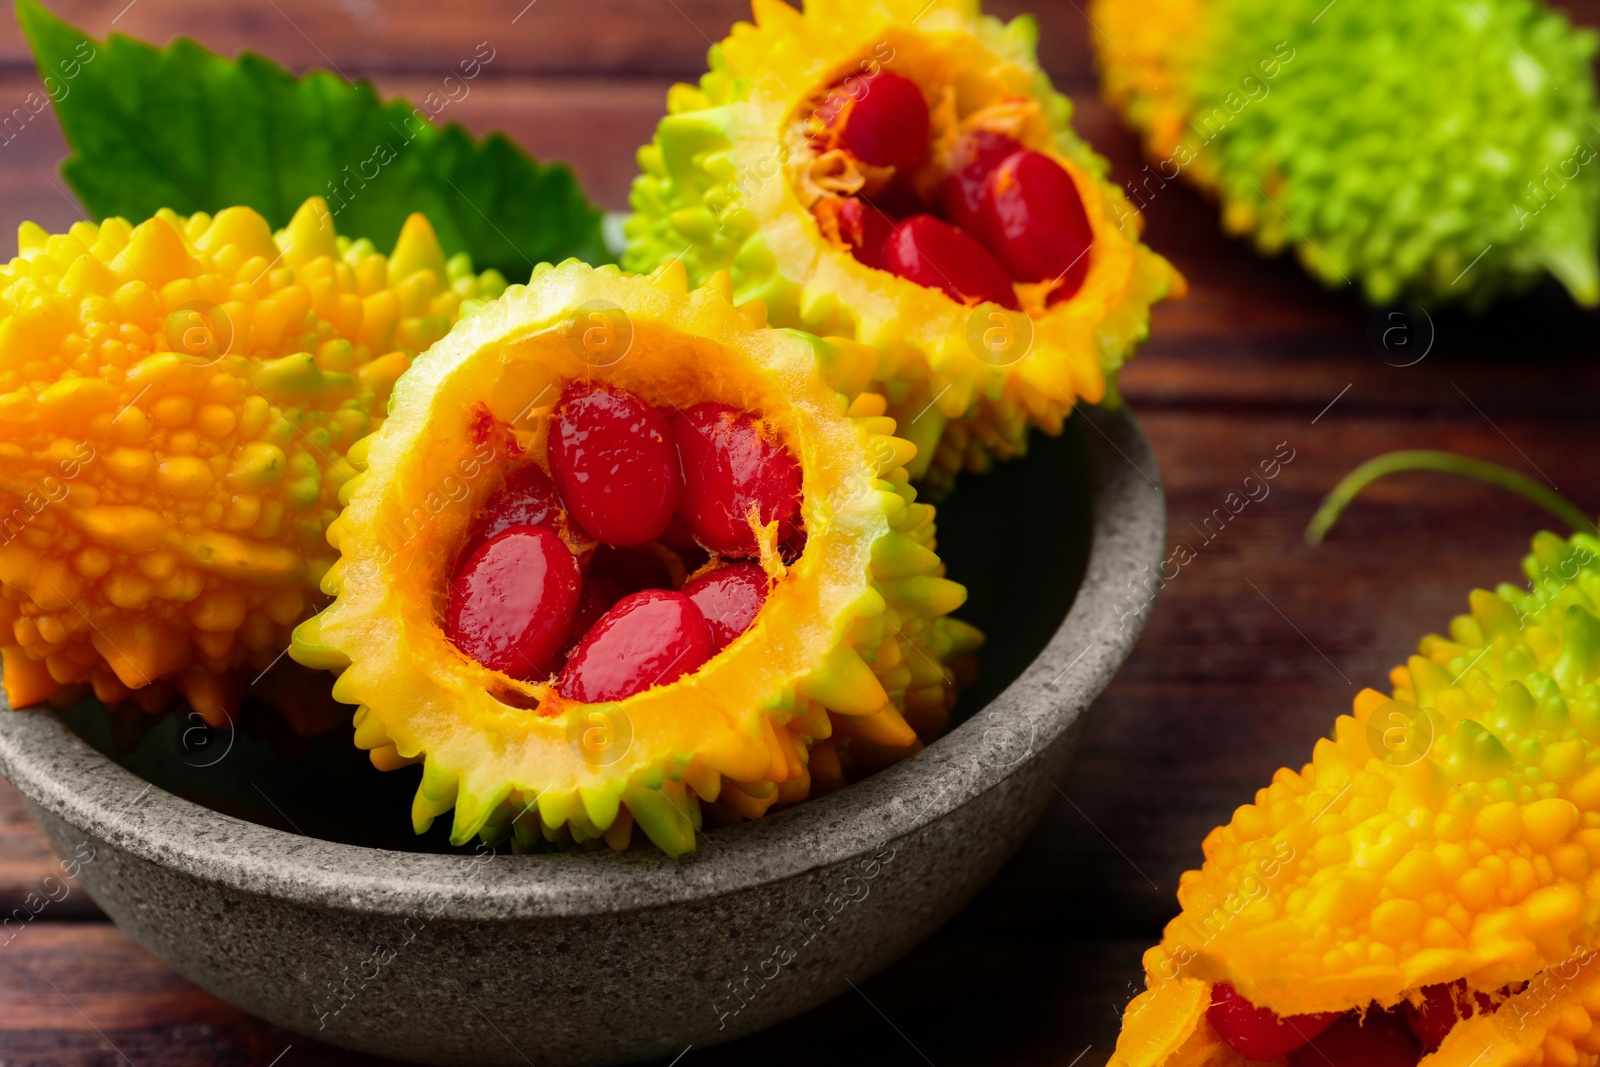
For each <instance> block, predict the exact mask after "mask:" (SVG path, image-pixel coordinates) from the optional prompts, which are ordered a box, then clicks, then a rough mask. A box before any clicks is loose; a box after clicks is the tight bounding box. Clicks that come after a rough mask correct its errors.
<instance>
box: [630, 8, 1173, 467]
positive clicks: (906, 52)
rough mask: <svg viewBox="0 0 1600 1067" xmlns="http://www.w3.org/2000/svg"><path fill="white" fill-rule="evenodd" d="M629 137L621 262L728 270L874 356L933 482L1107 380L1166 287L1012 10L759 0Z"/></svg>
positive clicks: (799, 323) (787, 319)
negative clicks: (694, 74)
mask: <svg viewBox="0 0 1600 1067" xmlns="http://www.w3.org/2000/svg"><path fill="white" fill-rule="evenodd" d="M753 7H754V12H755V22H754V24H740V25H738V26H735V27H734V30H733V33H732V35H731V36H730V37H728V38H727V39H726V40H725V41H723V42H722V43H721V44H719V45H717V46H716V47H714V48H713V49H712V50H711V70H710V72H709V73H708V74H706V75H705V76H704V77H702V78H701V80H700V84H699V86H698V87H695V86H689V85H679V86H676V87H675V88H674V89H673V90H672V92H671V93H670V94H669V95H668V98H667V109H668V112H669V113H668V115H667V117H666V118H665V119H663V120H662V122H661V124H660V126H659V127H658V129H657V131H656V136H655V139H654V141H653V142H652V143H651V144H649V145H646V146H645V147H644V148H642V149H641V150H640V152H639V164H640V168H641V170H642V171H643V173H642V174H641V175H640V177H639V178H637V179H636V180H635V183H634V187H633V197H632V204H633V208H634V211H635V214H634V215H633V217H632V218H631V219H630V220H629V221H628V223H627V225H626V233H627V235H628V238H629V248H628V251H627V254H626V255H625V257H624V260H623V262H624V264H625V265H626V266H628V267H629V268H630V269H633V270H640V271H645V270H650V269H652V268H654V267H656V266H657V265H659V264H660V263H663V262H665V261H667V260H671V259H677V260H680V261H681V262H683V263H684V264H685V266H686V268H687V269H688V271H689V274H690V277H691V279H693V280H694V281H696V282H699V281H702V280H704V279H705V278H707V277H709V276H710V275H711V274H712V273H714V272H716V271H721V270H726V271H729V272H730V273H731V276H732V279H733V286H734V293H735V296H736V298H737V299H738V300H739V301H741V302H743V301H746V300H760V301H762V302H763V303H764V304H765V305H766V307H767V309H768V312H769V314H770V316H771V318H772V321H773V322H774V323H776V324H779V325H784V326H791V327H798V328H801V329H806V330H810V331H814V332H818V333H827V334H842V335H846V336H850V337H853V338H855V339H856V340H859V341H862V342H865V343H868V344H871V345H874V346H876V347H878V348H880V349H881V350H882V352H883V359H882V360H881V362H880V364H879V366H878V368H877V370H876V371H875V372H874V374H875V378H874V388H875V389H878V390H880V391H881V392H882V393H883V395H884V396H885V397H886V398H887V400H888V402H889V413H890V415H891V416H892V417H894V418H895V419H896V420H897V421H898V424H899V425H900V427H901V432H902V433H903V434H904V435H906V437H907V438H909V439H910V440H912V441H914V442H915V443H916V444H917V446H918V458H917V459H916V460H914V461H913V463H912V466H911V472H912V475H913V477H915V478H918V479H922V480H924V481H925V482H926V483H928V484H929V485H930V487H932V488H937V489H943V488H945V487H947V486H948V484H949V481H950V479H951V477H952V476H953V474H954V472H956V471H957V470H960V469H962V468H966V469H971V470H984V469H986V468H987V467H988V465H989V464H990V462H991V460H992V459H993V458H995V457H1002V458H1003V457H1008V456H1012V455H1015V454H1017V453H1019V452H1020V451H1022V449H1023V447H1024V444H1025V439H1026V432H1027V429H1028V427H1029V426H1030V425H1034V426H1039V427H1043V428H1044V429H1045V430H1047V431H1049V432H1052V433H1053V432H1057V431H1059V430H1060V428H1061V425H1062V421H1063V419H1064V418H1065V417H1066V415H1067V414H1069V413H1070V412H1071V410H1072V408H1073V406H1074V405H1075V404H1076V403H1078V402H1079V401H1087V402H1089V403H1098V402H1101V401H1104V400H1106V399H1108V398H1109V397H1112V396H1113V390H1112V383H1113V379H1114V376H1115V374H1116V371H1117V368H1118V367H1119V366H1120V365H1121V364H1122V362H1123V360H1124V359H1125V358H1126V357H1127V356H1128V355H1129V353H1130V352H1131V350H1132V349H1133V347H1134V345H1135V344H1137V343H1138V342H1139V341H1140V340H1142V339H1143V337H1144V335H1145V333H1146V330H1147V325H1148V319H1149V309H1150V305H1151V303H1153V302H1154V301H1157V300H1159V299H1161V298H1162V297H1164V296H1167V295H1176V294H1178V293H1180V292H1181V291H1182V288H1183V282H1182V279H1181V278H1180V277H1179V276H1178V275H1177V273H1176V272H1175V271H1174V270H1173V269H1172V268H1171V267H1170V266H1169V265H1168V264H1167V263H1166V261H1165V260H1163V259H1161V258H1160V257H1159V256H1157V255H1155V254H1154V253H1152V252H1151V251H1150V250H1149V249H1147V248H1146V247H1145V246H1144V245H1143V244H1141V243H1140V239H1139V238H1140V232H1141V222H1140V218H1139V215H1138V212H1137V211H1135V210H1134V209H1133V208H1132V207H1131V206H1130V205H1129V203H1128V202H1127V200H1126V198H1125V197H1124V196H1123V195H1122V194H1121V192H1120V191H1119V190H1117V189H1116V188H1115V187H1114V186H1112V185H1110V184H1109V183H1107V182H1106V181H1105V180H1104V177H1103V175H1104V174H1105V171H1106V165H1105V162H1104V161H1103V160H1102V159H1100V158H1099V157H1098V156H1096V155H1095V154H1094V153H1093V152H1092V151H1090V150H1089V148H1088V147H1087V146H1086V145H1085V144H1084V143H1083V142H1082V141H1081V140H1080V139H1079V138H1078V137H1077V135H1076V134H1075V133H1074V132H1073V130H1072V128H1071V125H1070V116H1071V105H1070V104H1069V103H1068V101H1067V99H1066V98H1065V97H1064V96H1062V95H1061V94H1060V93H1057V92H1056V91H1055V89H1054V88H1053V87H1052V86H1051V84H1050V80H1049V78H1048V77H1046V75H1045V74H1044V72H1043V71H1042V70H1041V69H1040V68H1039V65H1038V62H1037V60H1036V58H1035V54H1034V52H1035V44H1036V38H1037V27H1036V25H1035V24H1034V23H1033V21H1032V20H1031V19H1029V18H1026V17H1024V18H1019V19H1016V20H1014V21H1013V22H1011V23H1009V24H1005V25H1002V24H1001V23H1000V22H998V21H997V20H995V19H993V18H989V17H986V16H984V15H982V14H981V13H980V10H979V6H978V4H977V3H976V2H974V0H931V2H929V0H866V2H864V3H863V2H847V0H807V2H806V4H805V10H804V12H803V13H802V12H800V11H796V10H795V9H794V8H793V7H790V6H789V5H788V4H785V3H782V2H780V0H756V2H755V3H754V5H753Z"/></svg>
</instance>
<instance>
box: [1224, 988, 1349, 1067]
mask: <svg viewBox="0 0 1600 1067" xmlns="http://www.w3.org/2000/svg"><path fill="white" fill-rule="evenodd" d="M1337 1018H1339V1013H1338V1012H1336V1011H1330V1012H1323V1013H1320V1014H1317V1015H1291V1016H1288V1017H1287V1018H1284V1017H1280V1016H1279V1015H1278V1013H1277V1012H1275V1011H1273V1010H1272V1009H1271V1008H1258V1007H1256V1006H1255V1005H1254V1004H1252V1003H1250V1002H1249V1001H1248V1000H1246V999H1245V998H1244V997H1242V996H1240V995H1239V992H1238V990H1236V989H1234V988H1233V986H1231V985H1229V984H1228V983H1227V982H1218V983H1217V984H1216V985H1214V986H1212V987H1211V1007H1209V1008H1207V1009H1206V1019H1208V1020H1209V1021H1210V1023H1211V1028H1212V1029H1214V1030H1215V1031H1216V1032H1217V1035H1218V1036H1219V1037H1221V1038H1222V1040H1224V1041H1226V1042H1227V1043H1228V1045H1229V1046H1230V1047H1231V1048H1232V1049H1233V1051H1235V1052H1237V1053H1238V1054H1239V1055H1241V1056H1243V1057H1244V1058H1245V1059H1247V1060H1275V1059H1277V1058H1278V1057H1279V1056H1282V1055H1284V1054H1286V1053H1288V1052H1292V1051H1293V1050H1295V1049H1297V1048H1299V1047H1300V1046H1301V1045H1304V1044H1305V1043H1306V1042H1307V1041H1309V1040H1311V1039H1312V1038H1314V1037H1316V1036H1317V1035H1318V1034H1320V1033H1322V1032H1323V1031H1324V1030H1326V1029H1327V1028H1328V1027H1330V1026H1332V1025H1333V1022H1334V1020H1335V1019H1337Z"/></svg>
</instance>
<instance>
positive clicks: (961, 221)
mask: <svg viewBox="0 0 1600 1067" xmlns="http://www.w3.org/2000/svg"><path fill="white" fill-rule="evenodd" d="M1022 150H1023V149H1022V145H1021V144H1020V143H1019V142H1017V141H1015V140H1013V139H1012V138H1010V137H1007V136H1006V135H1005V134H1003V133H995V132H994V131H992V130H974V131H973V132H971V133H969V134H967V135H966V136H964V137H962V138H961V141H960V143H959V144H957V145H956V151H955V158H954V160H953V162H952V164H951V167H950V171H949V173H947V174H946V175H945V178H944V181H942V182H941V183H940V184H939V210H940V211H942V212H943V213H944V218H945V221H946V222H949V223H953V224H954V225H956V226H959V227H961V228H962V229H963V230H966V231H967V232H968V233H977V232H978V225H979V209H980V208H981V207H982V205H983V183H984V182H986V181H988V179H989V175H990V174H991V173H992V172H993V171H994V169H995V168H996V167H998V166H999V165H1000V164H1001V163H1003V162H1005V160H1006V158H1007V157H1008V156H1011V155H1012V154H1014V153H1016V152H1020V151H1022Z"/></svg>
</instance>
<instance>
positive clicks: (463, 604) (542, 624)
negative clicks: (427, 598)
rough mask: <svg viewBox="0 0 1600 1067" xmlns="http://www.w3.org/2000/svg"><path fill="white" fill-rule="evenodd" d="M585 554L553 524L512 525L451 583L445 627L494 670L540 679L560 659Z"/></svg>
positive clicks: (482, 547)
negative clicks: (559, 534) (574, 551)
mask: <svg viewBox="0 0 1600 1067" xmlns="http://www.w3.org/2000/svg"><path fill="white" fill-rule="evenodd" d="M581 584H582V578H580V577H579V575H578V561H577V560H576V559H574V558H573V556H572V553H571V551H569V550H568V548H567V546H566V545H565V544H563V543H562V541H561V538H559V537H557V536H556V534H555V531H553V530H552V529H550V527H548V526H513V527H511V529H509V530H504V531H502V532H501V533H499V534H496V535H495V536H494V537H491V538H490V539H489V540H487V541H485V542H484V543H483V544H481V545H479V546H478V547H477V548H476V549H475V550H474V551H473V552H472V553H471V554H470V555H468V556H467V558H466V561H465V562H464V563H462V564H461V566H460V567H459V568H458V569H457V571H456V574H455V580H454V581H452V582H451V583H450V597H449V601H448V603H447V605H446V608H445V618H444V632H445V635H446V636H447V637H449V638H450V640H451V641H452V642H453V643H454V644H455V646H456V647H457V648H459V649H461V651H463V652H465V653H466V654H467V655H469V656H471V657H472V658H473V659H475V660H477V661H478V662H479V663H481V664H483V665H484V666H485V667H488V668H489V669H491V670H496V671H501V672H502V673H505V674H509V675H510V676H512V677H513V678H521V679H524V680H530V681H536V680H539V679H542V678H546V677H548V676H549V675H550V674H551V673H553V672H554V671H555V670H556V668H557V667H559V666H560V664H561V650H562V646H563V645H564V644H565V641H566V636H567V630H568V628H569V627H570V626H571V624H572V617H573V614H574V613H575V612H576V611H577V607H578V590H579V587H580V586H581Z"/></svg>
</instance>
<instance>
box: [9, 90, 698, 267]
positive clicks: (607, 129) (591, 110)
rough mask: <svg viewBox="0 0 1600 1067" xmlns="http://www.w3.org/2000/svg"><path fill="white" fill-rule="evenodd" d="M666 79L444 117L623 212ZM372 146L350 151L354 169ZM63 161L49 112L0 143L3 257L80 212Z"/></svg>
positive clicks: (469, 98)
mask: <svg viewBox="0 0 1600 1067" xmlns="http://www.w3.org/2000/svg"><path fill="white" fill-rule="evenodd" d="M33 84H34V83H33V79H32V77H31V76H30V75H27V74H21V73H11V74H3V73H0V114H3V113H5V112H6V111H9V110H10V108H11V107H12V106H18V105H20V104H21V103H22V101H23V100H24V99H25V98H26V97H27V95H28V93H29V92H30V91H32V89H33ZM431 85H432V83H431V82H430V81H429V80H427V79H424V78H419V77H417V76H414V75H396V76H393V77H389V76H386V77H383V78H381V79H380V80H379V89H380V91H381V92H383V93H385V94H386V95H395V96H404V97H406V98H408V99H422V97H423V95H424V94H425V93H426V92H428V91H429V89H430V87H431ZM668 85H669V82H668V81H667V80H664V79H661V80H648V79H635V80H632V81H620V82H619V81H600V80H561V81H532V82H523V81H515V80H503V81H494V82H491V81H484V82H482V83H480V84H479V85H478V86H477V87H476V88H474V89H473V90H472V91H471V92H470V93H468V94H467V95H466V96H465V97H462V98H461V99H460V101H459V102H457V103H453V104H451V105H449V106H448V107H447V108H446V109H445V110H444V111H443V112H441V113H440V118H441V119H444V120H449V121H459V122H461V123H462V124H463V125H464V126H466V127H467V128H468V129H469V130H471V131H472V132H473V133H476V134H480V135H481V134H483V133H486V132H488V131H489V130H492V129H499V130H504V131H505V132H506V133H507V134H508V135H509V136H510V137H511V138H512V139H513V140H515V141H516V142H517V143H518V144H521V145H522V146H523V147H525V148H527V149H528V151H530V152H532V153H533V154H534V156H536V157H537V158H539V159H542V160H566V161H568V162H570V163H571V164H572V166H573V169H574V170H575V171H576V173H577V175H578V179H579V181H580V182H582V183H583V186H584V188H585V189H586V190H587V191H588V194H589V196H590V198H591V199H593V200H595V201H596V202H597V203H599V204H601V205H603V206H605V207H607V208H623V207H626V206H627V199H628V187H629V185H630V184H631V183H632V181H633V178H634V175H635V174H637V173H638V168H637V167H636V166H635V164H634V152H635V151H636V150H637V149H638V147H639V146H640V145H641V144H644V143H645V142H647V141H648V140H650V137H651V136H652V134H653V132H654V130H655V124H656V121H657V119H659V118H660V115H661V112H662V110H663V108H664V107H665V100H666V92H667V88H668ZM371 148H372V146H365V145H362V146H352V148H351V156H350V159H351V162H352V164H354V163H358V162H360V161H361V160H362V159H365V158H367V157H368V156H369V155H370V154H371ZM66 154H67V148H66V143H65V141H64V140H63V139H62V137H61V131H60V127H59V125H58V124H57V122H56V119H55V115H54V113H53V111H51V110H49V109H46V110H45V111H43V112H41V113H40V114H39V115H38V116H37V117H36V118H34V119H33V120H32V121H31V122H30V123H29V124H28V125H27V126H25V127H23V128H22V129H21V130H20V132H17V133H15V134H14V135H13V136H12V138H11V140H10V141H8V142H4V143H0V233H3V234H4V236H3V237H0V255H5V256H7V257H9V256H11V255H14V254H15V250H16V244H15V238H14V237H13V236H12V235H13V234H14V233H15V232H16V227H17V225H18V224H19V223H21V222H22V221H23V220H25V219H31V220H33V221H35V222H38V223H39V224H40V225H41V226H44V227H46V228H47V229H49V230H51V231H52V232H58V231H60V230H63V229H65V228H66V227H68V226H70V225H71V224H72V223H73V222H75V221H77V220H78V219H80V218H82V217H83V215H82V211H81V209H80V207H79V206H78V203H77V201H76V199H75V198H74V197H73V195H72V193H71V191H70V190H69V189H68V187H67V185H66V182H65V181H63V180H62V178H61V176H60V174H59V173H58V168H59V165H60V161H61V160H62V159H63V158H65V156H66Z"/></svg>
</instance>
